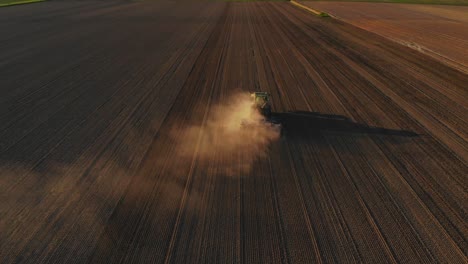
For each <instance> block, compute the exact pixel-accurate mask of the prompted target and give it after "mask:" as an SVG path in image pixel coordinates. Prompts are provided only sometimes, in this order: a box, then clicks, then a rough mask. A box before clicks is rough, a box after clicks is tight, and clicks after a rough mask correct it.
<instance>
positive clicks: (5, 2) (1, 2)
mask: <svg viewBox="0 0 468 264" xmlns="http://www.w3.org/2000/svg"><path fill="white" fill-rule="evenodd" d="M44 1H46V0H24V1H23V0H20V1H11V0H0V7H4V6H12V5H22V4H31V3H38V2H44Z"/></svg>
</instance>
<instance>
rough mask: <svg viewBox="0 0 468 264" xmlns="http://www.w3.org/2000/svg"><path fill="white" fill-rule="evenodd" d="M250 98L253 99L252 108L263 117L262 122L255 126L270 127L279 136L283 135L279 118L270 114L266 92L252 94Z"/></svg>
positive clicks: (268, 97) (268, 95) (268, 98)
mask: <svg viewBox="0 0 468 264" xmlns="http://www.w3.org/2000/svg"><path fill="white" fill-rule="evenodd" d="M250 96H251V97H252V99H253V102H252V107H253V108H254V109H255V111H257V112H258V113H260V114H261V115H262V117H263V120H261V122H260V123H259V124H257V125H263V126H268V127H271V129H274V130H277V131H279V132H280V135H283V129H282V125H281V121H280V120H279V117H278V116H277V115H276V114H274V113H272V112H271V103H270V94H269V93H267V92H253V93H251V94H250Z"/></svg>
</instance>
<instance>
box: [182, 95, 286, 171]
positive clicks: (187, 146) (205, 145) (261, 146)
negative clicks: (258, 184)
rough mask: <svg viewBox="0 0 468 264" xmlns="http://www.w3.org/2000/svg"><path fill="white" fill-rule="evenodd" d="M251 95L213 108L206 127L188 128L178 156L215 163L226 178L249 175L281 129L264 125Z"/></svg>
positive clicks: (239, 96)
mask: <svg viewBox="0 0 468 264" xmlns="http://www.w3.org/2000/svg"><path fill="white" fill-rule="evenodd" d="M252 105H253V98H252V97H251V96H250V94H248V93H245V92H244V93H236V94H233V95H231V96H228V97H227V98H225V99H224V100H222V102H221V103H218V104H216V105H214V106H212V107H210V111H209V112H208V113H207V115H206V117H205V122H204V125H200V126H188V127H186V128H185V129H184V130H183V131H182V134H181V135H182V136H180V134H179V140H178V142H179V144H178V147H177V153H178V155H179V156H181V157H183V158H188V157H193V156H194V155H196V156H195V157H196V158H197V159H198V160H199V161H202V162H210V161H211V162H216V165H214V166H216V167H217V169H218V170H222V173H223V174H228V175H230V176H232V175H239V174H242V173H248V172H249V171H250V170H251V168H252V165H253V164H254V162H255V161H256V160H258V159H259V158H262V157H265V156H266V154H267V151H268V146H269V144H270V143H272V142H273V141H275V140H277V139H279V137H280V129H279V128H278V127H276V126H271V125H269V124H268V123H263V122H262V120H263V116H262V115H261V114H260V113H259V112H258V111H256V110H255V109H254V108H253V107H252Z"/></svg>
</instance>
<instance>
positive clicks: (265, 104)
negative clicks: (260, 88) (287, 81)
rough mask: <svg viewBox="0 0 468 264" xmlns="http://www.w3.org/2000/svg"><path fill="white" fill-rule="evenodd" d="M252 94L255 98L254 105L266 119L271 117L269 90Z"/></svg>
mask: <svg viewBox="0 0 468 264" xmlns="http://www.w3.org/2000/svg"><path fill="white" fill-rule="evenodd" d="M250 96H251V97H252V98H253V99H254V102H253V106H252V107H254V108H255V110H256V111H258V112H259V113H260V114H261V115H262V116H263V117H265V119H267V120H268V119H270V118H271V105H270V94H269V93H267V92H254V93H251V94H250Z"/></svg>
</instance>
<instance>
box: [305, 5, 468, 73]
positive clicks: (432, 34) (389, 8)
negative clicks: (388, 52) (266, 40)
mask: <svg viewBox="0 0 468 264" xmlns="http://www.w3.org/2000/svg"><path fill="white" fill-rule="evenodd" d="M301 3H302V4H304V5H306V6H309V7H312V8H315V9H318V10H321V11H323V12H327V13H329V14H332V15H333V16H335V17H337V18H339V19H342V20H344V21H346V22H349V23H351V24H353V25H355V26H357V27H360V28H363V29H366V30H368V31H370V32H373V33H376V34H378V35H381V36H384V37H386V38H389V39H391V40H394V41H397V42H399V43H401V44H403V45H406V46H408V47H411V48H413V49H416V50H418V51H421V52H423V53H426V54H428V55H430V56H432V57H434V58H436V59H438V60H440V61H442V62H444V63H446V64H447V65H449V66H452V67H454V68H457V69H459V70H461V71H464V72H465V73H468V15H467V14H468V6H435V5H408V4H385V3H347V2H315V1H304V2H301Z"/></svg>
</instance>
